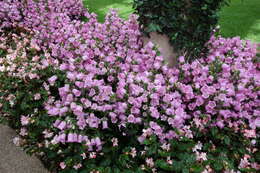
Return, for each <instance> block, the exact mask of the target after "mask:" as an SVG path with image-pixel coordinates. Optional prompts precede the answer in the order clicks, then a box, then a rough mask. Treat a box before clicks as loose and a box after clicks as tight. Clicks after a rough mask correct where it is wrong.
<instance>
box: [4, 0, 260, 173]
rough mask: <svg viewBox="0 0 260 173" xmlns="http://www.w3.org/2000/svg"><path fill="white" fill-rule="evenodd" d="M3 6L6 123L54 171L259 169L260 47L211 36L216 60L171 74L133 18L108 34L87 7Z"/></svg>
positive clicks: (110, 19)
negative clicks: (146, 40) (259, 54)
mask: <svg viewBox="0 0 260 173" xmlns="http://www.w3.org/2000/svg"><path fill="white" fill-rule="evenodd" d="M1 4H2V5H3V6H4V8H3V9H1V10H0V16H2V18H1V23H0V25H1V30H0V40H1V44H0V56H1V58H0V81H3V82H2V83H1V84H0V91H1V94H0V104H1V105H3V106H2V107H3V109H2V113H3V114H8V116H7V119H8V120H9V121H10V124H12V123H13V124H15V125H13V126H14V127H15V128H18V130H19V133H20V135H21V136H22V138H23V139H24V140H17V139H18V138H17V139H16V140H15V141H16V143H17V144H20V143H21V144H23V145H24V146H26V148H27V150H29V152H31V153H37V154H38V155H39V157H40V158H41V159H42V160H43V161H44V162H46V163H48V162H49V161H50V160H53V162H52V163H53V165H54V167H52V169H53V170H56V171H61V172H62V171H65V172H66V171H67V172H68V171H71V172H73V171H74V172H75V171H85V172H105V173H107V172H127V171H126V170H130V171H131V172H181V171H183V170H187V171H189V170H190V171H191V172H213V171H217V172H218V171H219V172H221V171H226V172H228V171H229V172H230V171H233V170H234V171H238V170H239V171H245V172H246V171H247V170H248V169H254V170H258V169H259V163H258V162H259V159H258V160H257V155H259V149H258V146H259V144H260V141H259V127H260V110H259V107H260V99H259V98H260V88H259V86H260V78H259V76H260V71H259V68H260V64H259V57H257V56H256V46H255V45H254V44H251V43H250V42H243V41H241V40H240V39H239V38H232V39H224V38H217V37H212V38H211V40H210V41H209V43H208V45H207V46H208V48H209V49H210V52H209V55H206V57H203V58H201V59H199V60H196V61H193V62H191V63H186V62H185V61H184V57H180V58H179V66H178V67H173V68H170V67H168V66H167V63H166V62H165V61H164V59H163V57H162V56H161V55H160V52H159V51H158V50H157V47H156V45H153V44H152V43H151V42H149V43H148V44H146V45H145V44H144V43H143V42H142V40H141V33H140V31H139V25H138V22H137V17H136V16H134V15H132V16H130V17H129V19H128V20H127V21H124V20H122V19H120V18H119V17H118V16H117V14H116V12H114V11H111V13H110V14H108V15H107V17H106V20H105V22H104V23H103V24H101V23H98V22H97V19H96V17H95V14H89V13H88V12H87V11H86V10H85V9H84V8H83V5H82V2H81V1H75V0H66V1H61V0H55V1H49V0H47V1H46V0H38V1H34V0H27V1H24V2H23V1H16V0H8V1H4V2H2V1H0V5H1ZM10 9H12V10H10ZM19 16H20V17H19ZM82 17H85V18H86V19H87V20H86V21H83V20H81V19H82ZM7 28H9V29H11V32H10V33H8V32H7ZM24 30H26V31H28V34H26V33H23V32H24ZM15 81H16V82H15ZM1 105H0V106H1ZM18 141H19V142H18ZM21 141H22V142H21ZM238 145H240V148H241V150H239V151H238ZM227 148H229V150H228V151H227ZM220 158H221V159H220ZM229 158H232V159H229ZM222 160H223V161H222ZM187 171H186V172H187ZM128 172H129V171H128Z"/></svg>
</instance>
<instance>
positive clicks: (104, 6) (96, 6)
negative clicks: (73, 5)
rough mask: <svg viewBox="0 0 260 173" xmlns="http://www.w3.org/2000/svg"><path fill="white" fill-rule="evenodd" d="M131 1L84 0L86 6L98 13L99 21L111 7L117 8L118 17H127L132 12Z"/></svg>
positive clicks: (102, 19)
mask: <svg viewBox="0 0 260 173" xmlns="http://www.w3.org/2000/svg"><path fill="white" fill-rule="evenodd" d="M132 2H133V0H84V4H85V5H86V7H88V8H89V10H90V11H91V12H94V13H96V14H97V15H98V20H99V21H100V22H103V21H104V18H105V16H106V13H107V12H108V11H109V9H111V8H114V9H117V10H118V12H119V16H120V17H122V18H125V19H126V18H128V16H129V14H131V13H132V12H133V9H132Z"/></svg>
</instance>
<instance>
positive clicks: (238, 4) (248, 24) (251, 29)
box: [219, 0, 260, 42]
mask: <svg viewBox="0 0 260 173" xmlns="http://www.w3.org/2000/svg"><path fill="white" fill-rule="evenodd" d="M219 24H220V27H221V34H222V35H223V36H225V37H234V36H240V37H241V38H242V39H248V40H252V41H254V42H260V0H232V3H231V5H230V6H228V7H224V8H223V10H222V11H221V13H220V23H219Z"/></svg>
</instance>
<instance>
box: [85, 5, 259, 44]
mask: <svg viewBox="0 0 260 173" xmlns="http://www.w3.org/2000/svg"><path fill="white" fill-rule="evenodd" d="M84 2H85V5H86V7H88V8H89V10H90V11H91V12H94V13H96V14H97V15H98V20H99V21H100V22H103V21H104V17H105V15H106V13H107V12H108V11H109V9H110V8H115V9H118V11H119V15H120V16H121V17H122V18H125V19H126V18H127V17H128V16H129V14H131V13H132V12H133V9H132V2H133V0H84ZM219 25H220V27H221V35H223V36H224V37H234V36H240V37H241V38H242V39H249V40H252V41H254V42H260V0H232V3H231V5H230V6H228V7H224V8H223V10H222V11H221V12H220V23H219Z"/></svg>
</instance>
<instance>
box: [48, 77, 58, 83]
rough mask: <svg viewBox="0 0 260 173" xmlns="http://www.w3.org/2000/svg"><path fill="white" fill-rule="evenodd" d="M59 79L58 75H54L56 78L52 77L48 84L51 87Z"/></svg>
mask: <svg viewBox="0 0 260 173" xmlns="http://www.w3.org/2000/svg"><path fill="white" fill-rule="evenodd" d="M57 79H58V77H57V76H56V75H54V76H52V77H51V78H49V79H48V82H49V84H50V85H51V86H53V85H54V83H55V81H56V80H57Z"/></svg>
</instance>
